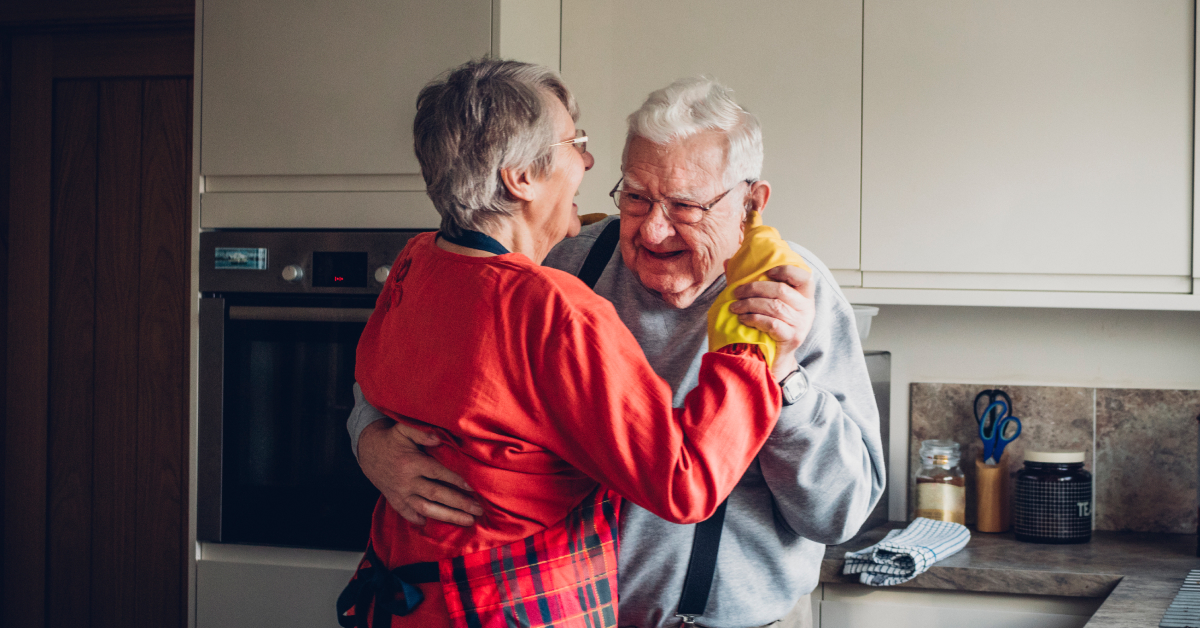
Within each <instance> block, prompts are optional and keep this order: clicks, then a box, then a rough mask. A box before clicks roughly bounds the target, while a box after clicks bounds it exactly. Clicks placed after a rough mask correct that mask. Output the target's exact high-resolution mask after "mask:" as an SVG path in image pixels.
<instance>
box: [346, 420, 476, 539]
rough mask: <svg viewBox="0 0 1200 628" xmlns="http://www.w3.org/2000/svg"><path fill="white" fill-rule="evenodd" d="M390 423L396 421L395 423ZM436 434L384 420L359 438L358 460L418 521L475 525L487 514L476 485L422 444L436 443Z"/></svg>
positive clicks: (411, 518)
mask: <svg viewBox="0 0 1200 628" xmlns="http://www.w3.org/2000/svg"><path fill="white" fill-rule="evenodd" d="M389 423H390V425H389ZM440 444H441V443H440V441H438V439H437V437H436V436H433V435H432V434H428V433H426V432H423V431H421V430H419V429H417V428H413V427H410V426H408V425H406V424H404V423H400V422H397V421H388V420H380V421H376V422H374V423H372V424H370V425H368V426H367V428H366V429H364V430H363V432H362V434H361V435H360V436H359V437H358V464H359V466H361V467H362V470H363V474H365V475H366V476H367V479H368V480H370V481H371V483H372V484H374V485H375V488H378V489H379V492H381V493H383V496H384V498H385V499H387V502H388V505H390V506H391V507H392V508H393V509H395V511H396V512H398V513H400V516H401V517H404V519H406V520H407V521H408V522H409V523H412V524H413V525H418V526H421V525H425V521H426V517H428V518H430V519H436V520H438V521H444V522H446V523H452V524H454V525H459V526H469V525H472V524H474V523H475V517H476V516H479V515H482V514H483V508H482V507H480V505H479V502H478V501H476V500H475V499H474V498H473V497H471V496H470V495H469V492H471V487H470V486H468V485H467V483H466V482H465V481H464V480H463V479H462V478H461V477H459V476H458V474H456V473H454V472H453V471H451V470H449V469H447V468H446V467H443V466H442V465H441V464H440V463H439V462H438V461H437V460H434V459H433V458H431V457H430V456H428V455H426V454H425V452H423V451H421V450H420V449H419V448H418V447H417V445H422V446H425V447H436V446H438V445H440Z"/></svg>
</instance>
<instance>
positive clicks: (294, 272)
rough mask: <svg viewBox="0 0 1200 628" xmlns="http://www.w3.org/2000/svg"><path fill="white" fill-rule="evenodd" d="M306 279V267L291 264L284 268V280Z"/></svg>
mask: <svg viewBox="0 0 1200 628" xmlns="http://www.w3.org/2000/svg"><path fill="white" fill-rule="evenodd" d="M301 279H304V269H303V268H301V267H300V266H298V265H296V264H289V265H287V266H285V267H284V269H283V280H284V281H293V282H295V281H300V280H301Z"/></svg>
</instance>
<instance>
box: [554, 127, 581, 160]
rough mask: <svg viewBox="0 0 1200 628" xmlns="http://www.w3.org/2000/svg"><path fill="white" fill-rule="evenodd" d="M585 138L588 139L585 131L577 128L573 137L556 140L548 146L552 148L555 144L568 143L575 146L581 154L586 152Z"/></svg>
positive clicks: (564, 144)
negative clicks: (560, 140)
mask: <svg viewBox="0 0 1200 628" xmlns="http://www.w3.org/2000/svg"><path fill="white" fill-rule="evenodd" d="M587 140H588V138H587V133H586V132H584V130H583V129H578V130H576V131H575V139H573V140H564V141H562V142H558V143H556V144H551V145H550V146H551V148H553V147H555V146H568V145H570V146H573V147H574V148H575V150H577V151H579V154H580V155H582V154H584V153H586V152H587Z"/></svg>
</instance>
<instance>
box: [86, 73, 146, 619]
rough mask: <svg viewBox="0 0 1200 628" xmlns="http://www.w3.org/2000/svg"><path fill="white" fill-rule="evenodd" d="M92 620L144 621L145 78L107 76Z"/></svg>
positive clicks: (102, 112) (102, 118)
mask: <svg viewBox="0 0 1200 628" xmlns="http://www.w3.org/2000/svg"><path fill="white" fill-rule="evenodd" d="M97 135H98V137H97V151H96V153H97V159H96V161H97V164H98V167H97V169H98V172H97V184H96V409H95V426H94V428H93V429H94V434H95V437H94V443H95V463H94V483H93V486H94V489H93V491H94V493H93V494H94V498H95V501H94V506H93V518H92V538H93V539H94V540H95V545H94V546H93V548H92V573H91V576H92V609H91V610H92V612H91V616H92V623H91V626H92V628H104V627H108V626H112V627H113V628H117V627H121V628H124V627H126V626H134V625H136V622H135V619H136V616H135V614H134V610H135V609H134V607H135V598H136V591H135V590H134V588H133V586H132V585H133V583H134V582H135V577H136V573H137V564H136V562H135V559H134V555H135V551H136V547H137V537H136V536H135V534H136V527H135V526H136V522H137V519H136V514H137V493H136V487H137V455H138V448H137V417H138V413H137V407H138V404H137V393H138V360H137V356H138V309H139V308H138V296H139V289H138V283H139V282H138V280H137V279H138V273H139V268H140V264H139V260H140V257H139V254H140V252H141V250H140V247H139V244H138V240H139V238H138V233H139V231H140V229H141V223H140V211H141V180H142V171H141V166H142V81H140V80H123V81H102V82H101V83H100V102H99V129H98V134H97Z"/></svg>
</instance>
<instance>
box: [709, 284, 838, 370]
mask: <svg viewBox="0 0 1200 628" xmlns="http://www.w3.org/2000/svg"><path fill="white" fill-rule="evenodd" d="M767 277H769V278H771V279H772V280H773V281H755V282H752V283H748V284H743V285H741V286H738V287H737V288H736V289H735V290H734V291H733V296H734V297H737V299H738V300H737V301H734V302H733V303H732V304H730V306H729V311H730V312H733V313H734V314H737V315H738V320H739V321H741V322H742V324H743V325H747V326H749V327H753V328H755V329H758V330H761V331H764V332H766V333H767V334H769V335H770V336H771V338H774V339H775V342H777V343H779V345H778V350H777V351H776V357H775V363H774V364H772V365H771V372H772V373H773V374H774V375H775V380H776V381H779V380H781V379H783V378H784V377H786V376H787V374H788V373H791V372H792V371H794V370H796V367H797V366H798V364H797V363H796V349H799V348H800V345H801V343H803V342H804V339H805V338H807V337H808V332H809V331H810V330H812V326H813V318H814V317H815V316H816V302H815V301H814V300H813V292H814V290H815V285H814V283H813V280H812V271H808V270H804V269H802V268H799V267H797V266H776V267H775V268H772V269H771V270H769V271H767Z"/></svg>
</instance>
